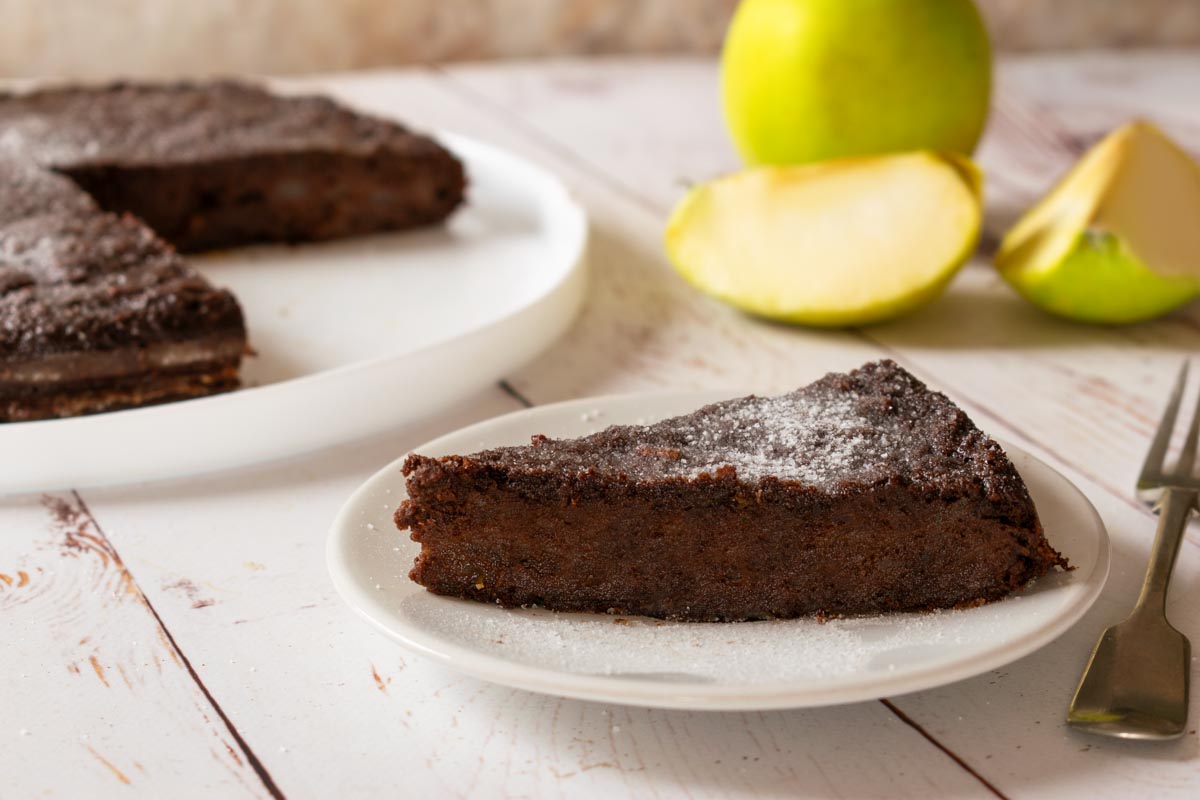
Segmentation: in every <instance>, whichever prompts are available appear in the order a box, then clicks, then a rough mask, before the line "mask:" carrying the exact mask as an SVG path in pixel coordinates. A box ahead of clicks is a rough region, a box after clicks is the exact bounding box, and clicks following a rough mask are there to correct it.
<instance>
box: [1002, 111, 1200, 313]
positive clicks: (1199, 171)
mask: <svg viewBox="0 0 1200 800" xmlns="http://www.w3.org/2000/svg"><path fill="white" fill-rule="evenodd" d="M996 266H997V267H998V268H999V269H1000V273H1001V274H1002V275H1003V276H1004V278H1005V279H1006V280H1007V281H1008V282H1009V283H1011V284H1012V285H1013V286H1014V287H1015V288H1016V289H1017V290H1018V291H1020V292H1021V294H1023V295H1024V296H1025V297H1027V298H1028V299H1029V300H1031V301H1032V302H1034V303H1036V304H1037V305H1039V306H1041V307H1042V308H1045V309H1046V310H1048V311H1051V312H1053V313H1055V314H1059V315H1061V316H1065V317H1070V318H1072V319H1079V320H1084V321H1089V322H1136V321H1140V320H1144V319H1150V318H1153V317H1156V316H1159V315H1161V314H1164V313H1166V312H1168V311H1171V310H1173V309H1175V308H1177V307H1179V306H1181V305H1183V304H1185V303H1187V302H1189V301H1191V300H1192V299H1194V298H1196V297H1197V296H1200V165H1197V164H1196V163H1195V162H1194V161H1193V160H1192V159H1191V158H1190V157H1189V156H1188V155H1187V154H1186V153H1184V152H1183V151H1182V150H1180V149H1179V148H1178V147H1176V146H1175V145H1174V144H1173V143H1172V142H1171V141H1170V140H1169V139H1168V138H1167V137H1166V136H1165V135H1164V134H1163V133H1162V132H1161V131H1159V130H1158V129H1157V128H1155V127H1154V126H1152V125H1149V124H1147V123H1144V122H1135V123H1131V124H1129V125H1126V126H1124V127H1122V128H1119V129H1117V130H1116V131H1114V132H1113V133H1111V134H1109V135H1108V136H1107V137H1105V138H1104V139H1103V140H1102V141H1101V142H1099V143H1098V144H1097V145H1095V146H1094V147H1093V148H1092V149H1091V150H1089V151H1088V152H1087V153H1086V154H1085V155H1084V156H1083V158H1082V159H1080V161H1079V163H1078V164H1076V165H1075V167H1074V168H1072V170H1071V171H1070V172H1069V173H1067V175H1066V176H1065V177H1064V178H1063V179H1062V180H1061V181H1060V182H1059V183H1058V185H1056V186H1055V187H1054V189H1053V190H1051V191H1050V193H1049V194H1047V195H1046V196H1045V197H1044V198H1043V199H1042V200H1041V201H1040V202H1038V204H1037V205H1035V206H1034V207H1033V208H1032V209H1030V210H1029V211H1028V212H1027V213H1026V214H1025V216H1023V217H1022V218H1021V219H1020V220H1019V221H1018V222H1017V224H1016V225H1015V226H1014V227H1013V228H1012V230H1011V231H1009V232H1008V234H1007V235H1006V236H1005V237H1004V241H1003V242H1002V243H1001V246H1000V250H999V251H998V252H997V254H996Z"/></svg>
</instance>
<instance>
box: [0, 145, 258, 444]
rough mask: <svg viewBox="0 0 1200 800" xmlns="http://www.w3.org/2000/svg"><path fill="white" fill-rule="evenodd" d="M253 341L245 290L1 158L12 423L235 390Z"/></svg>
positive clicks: (0, 279) (1, 391)
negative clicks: (216, 282)
mask: <svg viewBox="0 0 1200 800" xmlns="http://www.w3.org/2000/svg"><path fill="white" fill-rule="evenodd" d="M245 348H246V332H245V328H244V326H243V323H242V312H241V309H240V308H239V307H238V303H237V301H236V300H235V299H234V297H233V295H232V294H230V293H229V292H227V291H224V290H220V289H215V288H213V287H212V286H211V285H210V284H209V283H208V282H207V281H206V280H204V278H202V277H200V276H199V275H198V274H196V273H195V272H193V271H192V270H190V269H188V268H187V267H186V266H185V265H184V264H183V262H182V260H181V259H180V258H179V256H178V255H176V254H175V252H174V251H173V250H172V249H171V247H170V246H169V245H167V244H165V243H164V242H163V241H162V240H161V239H159V238H157V237H156V236H155V235H154V233H153V232H151V231H150V229H149V228H147V227H146V226H145V225H143V224H141V223H140V222H138V221H137V220H135V219H132V218H130V217H120V216H117V215H115V214H109V213H106V212H104V211H101V210H100V209H99V208H97V207H96V205H95V203H94V202H92V200H91V199H90V198H89V197H88V196H87V195H86V194H85V193H84V192H83V191H82V190H81V189H79V188H78V187H76V186H75V185H73V184H72V183H71V182H70V181H69V180H67V179H66V178H64V177H61V176H59V175H55V174H54V173H51V172H47V171H45V170H42V169H39V168H38V167H36V166H35V165H33V164H31V163H29V162H23V161H13V160H11V159H4V158H0V422H15V421H24V420H35V419H44V418H47V417H63V416H72V415H75V414H87V413H92V412H95V411H106V410H112V409H118V408H127V407H130V406H136V405H145V404H148V403H158V402H163V401H166V400H178V399H184V398H188V397H197V396H200V395H205V394H211V393H213V392H218V391H224V390H227V389H232V388H234V387H236V386H237V383H238V377H237V375H238V365H239V364H240V362H241V358H242V354H243V352H244V350H245Z"/></svg>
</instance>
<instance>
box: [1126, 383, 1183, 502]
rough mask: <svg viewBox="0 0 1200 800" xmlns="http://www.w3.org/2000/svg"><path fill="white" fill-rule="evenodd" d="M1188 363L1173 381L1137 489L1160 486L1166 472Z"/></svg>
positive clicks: (1143, 464)
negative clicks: (1172, 432) (1168, 451)
mask: <svg viewBox="0 0 1200 800" xmlns="http://www.w3.org/2000/svg"><path fill="white" fill-rule="evenodd" d="M1187 374H1188V362H1187V361H1186V360H1185V361H1184V362H1183V366H1182V367H1181V368H1180V369H1179V377H1178V378H1176V379H1175V388H1174V389H1172V390H1171V399H1170V401H1168V402H1167V408H1166V410H1165V411H1163V416H1162V421H1161V422H1159V423H1158V431H1156V432H1155V434H1154V440H1153V441H1152V442H1151V443H1150V450H1149V452H1147V453H1146V460H1145V461H1144V462H1143V463H1142V474H1141V475H1140V476H1138V488H1139V489H1155V488H1158V487H1160V486H1162V476H1163V473H1165V472H1166V464H1165V461H1166V457H1167V447H1168V446H1169V445H1170V444H1171V431H1173V430H1174V429H1175V418H1176V417H1178V416H1179V403H1180V402H1181V401H1182V400H1183V387H1184V386H1185V385H1186V384H1187Z"/></svg>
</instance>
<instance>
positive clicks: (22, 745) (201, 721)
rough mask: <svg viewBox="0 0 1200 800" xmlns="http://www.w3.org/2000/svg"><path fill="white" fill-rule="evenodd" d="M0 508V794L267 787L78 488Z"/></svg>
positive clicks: (153, 793) (264, 791) (241, 791)
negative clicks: (0, 682) (0, 684)
mask: <svg viewBox="0 0 1200 800" xmlns="http://www.w3.org/2000/svg"><path fill="white" fill-rule="evenodd" d="M0 514H2V515H3V519H4V524H3V528H4V530H3V535H2V536H0V642H3V648H2V650H0V652H2V656H0V665H2V667H0V670H2V672H0V674H3V679H4V690H3V691H2V692H0V721H2V722H3V725H4V739H5V745H4V747H3V748H0V774H2V775H3V781H2V784H0V795H2V796H4V797H34V796H38V797H41V796H59V797H85V796H97V795H101V794H103V795H115V794H117V793H118V792H120V793H121V795H122V796H130V797H165V796H171V795H172V794H176V793H178V791H179V789H180V787H185V786H186V787H189V789H190V790H191V791H194V792H197V793H201V794H207V795H219V796H222V797H269V796H270V794H271V787H270V784H269V781H270V779H269V776H267V775H266V773H263V774H261V775H260V774H256V772H255V768H254V767H255V764H254V761H253V757H252V754H251V753H249V752H248V751H247V750H246V748H245V747H244V746H243V743H242V742H241V741H239V739H238V736H237V734H236V732H235V731H233V730H232V729H230V728H229V727H228V725H227V724H226V722H225V720H224V719H223V718H222V716H221V712H220V709H219V708H218V707H216V706H214V705H213V703H212V702H211V698H209V697H208V696H207V695H206V693H205V691H204V690H203V688H202V687H201V686H199V685H198V684H197V683H196V682H195V681H194V680H193V678H192V676H191V674H190V673H189V671H188V669H187V665H186V664H185V662H184V660H183V658H182V656H181V654H180V652H179V651H178V649H177V648H176V647H175V645H174V643H173V642H172V641H171V639H170V637H169V636H168V635H167V633H166V631H165V629H164V628H163V627H162V626H161V625H160V624H159V621H158V618H157V617H156V615H155V613H154V610H153V609H152V608H151V606H150V605H149V604H148V601H147V599H146V597H145V595H143V594H142V591H141V588H140V587H139V586H138V584H137V582H136V581H135V580H134V578H133V576H132V575H131V574H130V572H129V570H128V569H127V568H126V566H125V564H124V563H123V562H122V560H121V556H120V555H119V554H118V551H117V550H116V549H115V548H114V547H113V545H112V542H111V541H109V540H108V538H107V537H105V536H104V533H103V532H102V531H101V530H99V529H98V528H97V527H96V525H95V524H94V522H93V521H92V519H91V518H90V516H89V515H88V512H87V509H86V508H85V507H84V506H82V505H81V504H80V502H79V500H78V498H77V497H75V496H73V495H58V496H53V497H50V496H47V497H42V498H36V497H27V498H17V499H10V500H5V501H2V502H0ZM264 781H265V782H264Z"/></svg>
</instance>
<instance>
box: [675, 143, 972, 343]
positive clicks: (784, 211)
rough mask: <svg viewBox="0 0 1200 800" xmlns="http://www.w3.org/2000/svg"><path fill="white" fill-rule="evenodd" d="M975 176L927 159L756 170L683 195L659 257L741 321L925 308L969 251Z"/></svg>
mask: <svg viewBox="0 0 1200 800" xmlns="http://www.w3.org/2000/svg"><path fill="white" fill-rule="evenodd" d="M980 183H981V179H980V174H979V171H978V169H976V167H975V165H974V164H973V163H972V162H971V161H970V160H969V159H967V158H965V157H962V156H956V155H947V154H938V153H931V152H916V153H904V154H897V155H886V156H864V157H860V158H850V159H839V160H834V161H827V162H824V163H821V164H808V165H803V166H792V167H760V168H757V169H751V170H747V171H744V172H739V173H735V174H733V175H729V176H726V177H723V178H719V179H717V180H715V181H713V182H711V183H707V184H703V185H701V186H698V187H696V188H694V189H692V191H691V192H689V193H688V195H687V196H686V197H684V199H683V200H682V201H680V203H679V205H678V206H677V207H676V208H675V211H674V213H673V214H672V215H671V219H670V221H669V222H668V223H667V231H666V247H667V253H668V255H669V256H670V258H671V261H672V263H673V264H674V265H675V268H676V269H677V270H678V271H679V273H680V274H682V275H683V277H684V278H686V279H687V280H688V281H689V282H691V283H692V284H693V285H695V286H697V287H698V288H700V289H702V290H704V291H705V292H708V293H709V294H712V295H714V296H716V297H718V298H720V299H722V300H725V301H726V302H728V303H730V304H732V305H734V306H737V307H738V308H741V309H743V310H745V311H748V312H751V313H753V314H758V315H761V316H764V317H770V318H772V319H778V320H782V321H786V322H798V323H804V324H808V325H819V326H845V325H861V324H866V323H870V322H878V321H880V320H884V319H888V318H890V317H894V316H896V315H898V314H902V313H904V312H906V311H909V310H910V309H912V308H915V307H916V306H918V305H921V304H922V303H924V302H926V301H928V300H930V299H932V298H933V297H935V296H937V294H938V293H939V292H940V291H941V290H942V288H943V287H944V286H945V285H946V283H947V282H948V281H949V280H950V278H951V277H952V276H953V275H954V273H955V271H956V270H957V269H958V268H959V267H960V266H961V265H962V263H963V262H964V261H966V259H967V258H969V257H970V255H971V253H972V252H973V251H974V249H975V242H976V240H977V239H978V236H979V227H980V221H981V217H982V212H981V205H980Z"/></svg>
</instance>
